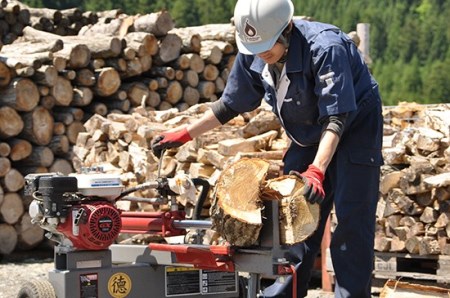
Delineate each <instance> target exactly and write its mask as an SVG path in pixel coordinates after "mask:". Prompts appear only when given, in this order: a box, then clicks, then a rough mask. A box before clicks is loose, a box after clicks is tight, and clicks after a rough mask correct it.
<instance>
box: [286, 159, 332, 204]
mask: <svg viewBox="0 0 450 298" xmlns="http://www.w3.org/2000/svg"><path fill="white" fill-rule="evenodd" d="M289 174H290V175H294V176H297V177H299V178H301V179H302V180H303V183H305V187H304V188H303V195H304V196H305V198H306V199H307V200H308V201H309V202H310V203H311V204H314V203H317V204H320V203H322V201H323V199H324V198H325V191H324V190H323V179H324V174H323V173H322V171H321V170H320V169H319V168H318V167H316V166H314V165H309V167H308V169H307V170H306V171H305V172H303V173H301V174H300V173H299V172H297V171H290V172H289Z"/></svg>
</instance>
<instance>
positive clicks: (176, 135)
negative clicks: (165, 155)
mask: <svg viewBox="0 0 450 298" xmlns="http://www.w3.org/2000/svg"><path fill="white" fill-rule="evenodd" d="M190 140H192V137H191V136H190V135H189V132H188V131H187V128H183V129H182V130H179V131H176V132H166V133H163V134H161V135H159V136H157V137H155V138H154V139H153V141H152V144H151V147H152V151H153V154H154V155H155V156H156V157H158V158H160V157H161V153H162V151H163V150H165V149H169V148H177V147H180V146H181V145H183V144H184V143H186V142H189V141H190Z"/></svg>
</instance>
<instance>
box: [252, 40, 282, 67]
mask: <svg viewBox="0 0 450 298" xmlns="http://www.w3.org/2000/svg"><path fill="white" fill-rule="evenodd" d="M285 49H286V48H285V47H284V46H283V45H282V44H281V43H279V42H277V43H275V45H274V46H273V47H272V48H271V49H270V50H268V51H265V52H262V53H259V54H258V57H259V58H261V59H263V60H264V62H266V63H267V64H274V63H275V62H277V61H278V60H280V59H281V57H283V55H284V51H285Z"/></svg>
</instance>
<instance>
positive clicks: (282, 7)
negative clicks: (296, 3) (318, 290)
mask: <svg viewBox="0 0 450 298" xmlns="http://www.w3.org/2000/svg"><path fill="white" fill-rule="evenodd" d="M293 13H294V8H293V4H292V2H291V0H239V1H238V2H237V4H236V7H235V11H234V22H235V25H236V42H237V46H238V49H239V52H240V53H239V54H238V55H237V57H236V60H235V62H234V66H233V68H232V70H231V72H230V75H229V78H228V82H227V85H226V88H225V90H224V92H223V94H222V97H221V99H220V100H219V101H216V102H215V103H213V104H212V106H211V110H210V111H208V112H206V113H205V115H204V116H203V117H202V118H200V119H199V120H198V121H197V122H195V123H192V124H190V125H188V126H186V127H182V128H177V129H175V130H172V131H168V132H165V133H163V134H162V135H161V136H158V137H157V138H156V139H155V140H154V142H153V146H152V149H153V152H154V153H155V154H156V155H160V154H161V150H163V149H166V148H173V147H178V146H180V145H182V144H184V143H186V142H187V141H189V140H191V139H192V138H194V137H196V136H198V135H200V134H201V133H204V132H206V131H208V130H210V129H213V128H215V127H217V126H219V125H221V124H224V123H226V122H227V121H229V120H231V119H232V118H234V117H235V116H237V115H238V114H240V113H244V112H249V111H252V110H254V109H255V108H257V107H258V106H259V105H260V104H261V100H265V101H266V102H267V103H268V104H269V105H271V106H272V110H273V112H274V113H275V114H276V115H277V116H278V117H279V120H280V122H281V124H282V126H283V127H284V129H285V131H286V133H287V135H288V136H289V137H290V139H291V140H292V142H291V145H290V147H289V149H288V150H287V152H286V154H285V156H284V158H283V161H284V165H285V168H284V172H285V174H288V173H289V174H293V175H297V176H298V177H300V178H302V179H303V181H304V182H305V184H306V186H307V187H306V188H305V197H306V198H307V199H308V200H309V201H310V202H311V203H318V204H320V206H321V208H320V209H321V216H320V224H319V228H318V229H317V230H316V231H315V233H314V234H313V235H312V236H311V237H310V238H309V239H307V240H306V241H305V242H304V243H300V244H297V245H294V246H293V247H292V248H291V250H290V252H291V256H290V261H292V262H293V263H295V264H296V270H297V276H298V281H297V295H298V297H304V296H306V295H307V289H308V282H309V280H310V277H311V270H312V267H313V264H314V260H315V259H316V256H317V253H318V252H319V249H320V244H321V239H322V235H323V232H324V227H325V222H326V220H327V218H328V215H329V213H330V210H331V209H332V206H333V203H334V206H335V212H336V217H337V221H338V224H337V226H336V229H335V230H334V233H333V235H332V240H331V245H330V251H331V257H332V261H333V267H334V271H335V276H336V283H335V297H358V298H361V297H370V289H371V274H372V269H373V268H372V266H373V249H374V233H375V211H376V206H377V200H378V187H379V176H380V166H381V165H382V163H383V161H382V154H381V146H382V127H383V119H382V113H381V105H382V103H381V100H380V96H379V93H378V84H377V82H376V81H375V80H374V78H373V77H372V76H371V74H370V73H369V70H368V68H367V66H366V65H365V63H364V61H363V58H362V57H361V55H360V53H359V52H358V50H357V47H356V46H355V44H354V43H353V42H352V40H351V39H350V38H349V37H348V36H347V35H346V34H344V33H343V32H341V31H340V30H339V29H338V28H337V27H335V26H332V25H329V24H324V23H319V22H309V21H304V20H293V18H292V17H293ZM260 296H261V297H292V281H291V277H288V278H285V279H278V280H276V281H275V283H274V284H272V285H270V286H269V287H267V288H265V289H263V291H262V293H261V295H260Z"/></svg>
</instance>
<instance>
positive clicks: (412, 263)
mask: <svg viewBox="0 0 450 298" xmlns="http://www.w3.org/2000/svg"><path fill="white" fill-rule="evenodd" d="M449 273H450V256H445V255H427V256H421V255H415V254H402V253H385V252H376V253H375V259H374V277H375V278H380V279H399V278H408V279H416V280H426V281H435V282H437V283H445V284H447V283H450V274H449Z"/></svg>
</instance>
